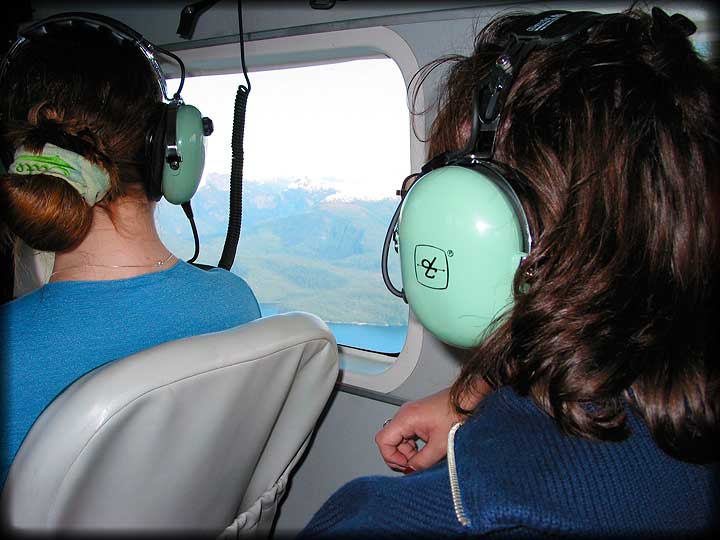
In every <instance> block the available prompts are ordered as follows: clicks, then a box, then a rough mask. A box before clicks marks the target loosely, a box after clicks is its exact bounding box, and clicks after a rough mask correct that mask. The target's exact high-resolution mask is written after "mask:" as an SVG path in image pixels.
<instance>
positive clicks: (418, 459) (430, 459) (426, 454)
mask: <svg viewBox="0 0 720 540" xmlns="http://www.w3.org/2000/svg"><path fill="white" fill-rule="evenodd" d="M446 454H447V442H445V441H444V439H443V442H442V443H440V442H433V440H432V439H430V440H429V441H428V443H427V444H426V445H425V446H424V447H423V448H422V450H420V451H419V452H416V453H415V454H414V455H412V456H410V457H409V458H408V461H407V466H409V467H412V468H413V469H415V470H418V471H421V470H423V469H427V468H428V467H432V466H433V465H435V464H436V463H437V462H438V461H440V460H441V459H443V458H444V457H445V455H446Z"/></svg>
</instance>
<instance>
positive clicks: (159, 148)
mask: <svg viewBox="0 0 720 540" xmlns="http://www.w3.org/2000/svg"><path fill="white" fill-rule="evenodd" d="M166 124H167V106H166V105H163V106H162V108H161V109H160V110H159V111H158V114H157V116H156V117H155V119H154V121H153V123H152V125H151V126H150V129H149V131H148V136H147V139H146V141H147V142H146V145H147V148H146V155H147V164H148V168H147V191H148V195H149V196H150V198H151V199H152V200H154V201H159V200H160V199H161V198H162V195H163V194H162V174H163V167H164V165H165V150H166V149H165V132H166V131H167V125H166Z"/></svg>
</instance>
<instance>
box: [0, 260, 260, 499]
mask: <svg viewBox="0 0 720 540" xmlns="http://www.w3.org/2000/svg"><path fill="white" fill-rule="evenodd" d="M259 316H260V309H259V306H258V302H257V300H256V298H255V295H254V294H253V292H252V290H251V289H250V287H249V286H248V285H247V283H245V281H244V280H243V279H242V278H240V277H238V276H236V275H235V274H232V273H230V272H228V271H226V270H220V269H213V270H209V271H205V270H201V269H199V268H196V267H194V266H192V265H189V264H187V263H185V262H183V261H179V262H178V263H177V264H175V265H174V266H173V267H171V268H169V269H168V270H165V271H161V272H154V273H150V274H144V275H142V276H137V277H133V278H129V279H119V280H112V281H63V282H57V283H48V284H47V285H45V286H44V287H41V288H40V289H38V290H36V291H34V292H32V293H30V294H28V295H26V296H23V297H21V298H18V299H17V300H14V301H13V302H9V303H7V304H4V305H1V306H0V355H1V356H0V362H2V375H3V377H4V380H3V401H4V402H3V404H2V409H3V424H4V429H3V433H2V435H3V440H2V445H1V446H0V448H2V463H1V464H2V471H0V473H2V477H0V485H2V483H4V481H5V476H6V474H7V471H8V470H9V468H10V465H11V463H12V460H13V458H14V457H15V454H16V453H17V451H18V449H19V447H20V445H21V443H22V441H23V439H24V438H25V435H26V434H27V432H28V431H29V430H30V427H31V426H32V424H33V422H34V421H35V419H36V418H37V417H38V416H39V415H40V413H41V412H42V411H43V409H44V408H45V407H46V406H47V405H48V404H49V403H50V402H51V401H52V400H53V399H54V398H55V396H57V395H58V394H60V393H61V392H62V391H63V390H64V389H65V388H66V387H67V386H69V385H70V384H72V382H73V381H75V380H76V379H78V378H79V377H81V376H82V375H84V374H85V373H87V372H88V371H90V370H92V369H94V368H96V367H98V366H101V365H102V364H105V363H107V362H110V361H112V360H116V359H119V358H124V357H126V356H129V355H131V354H134V353H136V352H139V351H142V350H144V349H148V348H150V347H153V346H155V345H159V344H160V343H164V342H166V341H171V340H175V339H180V338H183V337H187V336H192V335H197V334H205V333H208V332H216V331H220V330H226V329H228V328H231V327H234V326H237V325H240V324H243V323H246V322H248V321H251V320H253V319H257V318H258V317H259Z"/></svg>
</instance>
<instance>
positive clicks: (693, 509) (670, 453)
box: [304, 9, 720, 538]
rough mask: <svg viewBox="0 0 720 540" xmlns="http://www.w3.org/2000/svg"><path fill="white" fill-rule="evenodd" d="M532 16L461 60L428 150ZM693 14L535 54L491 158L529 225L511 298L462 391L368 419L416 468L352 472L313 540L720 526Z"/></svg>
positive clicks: (440, 142) (706, 161) (450, 135)
mask: <svg viewBox="0 0 720 540" xmlns="http://www.w3.org/2000/svg"><path fill="white" fill-rule="evenodd" d="M522 17H523V16H521V15H507V16H503V17H501V18H498V19H496V20H495V21H493V22H492V23H491V24H490V25H488V26H487V27H486V28H485V29H483V30H482V31H481V32H480V34H479V35H478V37H477V40H476V43H475V52H474V54H473V55H472V56H470V57H468V58H463V57H456V58H454V60H455V63H454V65H453V66H452V67H451V69H450V72H449V75H448V78H447V80H446V83H445V87H444V90H443V93H442V94H441V106H440V110H439V113H438V116H437V118H436V120H435V122H434V124H433V127H432V129H431V133H430V140H429V156H434V155H437V154H439V153H441V152H445V151H458V150H461V149H463V148H464V147H465V145H466V144H467V140H468V135H469V133H470V124H471V119H470V113H471V111H472V110H473V107H472V100H473V91H474V88H475V86H476V85H477V84H478V81H481V80H483V78H484V76H485V75H486V74H487V73H488V71H489V70H490V69H491V68H492V66H493V65H495V62H496V61H497V60H498V57H499V55H500V54H501V53H502V52H503V51H504V50H505V47H506V45H507V44H508V43H509V41H510V39H511V34H510V32H509V29H511V28H517V27H518V23H522V22H523V20H524V19H523V18H522ZM689 26H692V23H690V21H688V20H687V19H686V18H684V17H681V16H674V17H672V18H671V17H669V16H668V15H667V14H665V13H664V12H663V11H661V10H658V9H654V10H653V12H652V15H650V14H647V13H644V12H640V11H628V12H624V13H618V14H613V15H609V16H605V17H602V18H599V19H598V21H597V23H596V24H593V25H592V26H590V27H589V28H588V29H587V30H585V31H583V32H579V33H578V34H577V35H575V36H573V37H571V38H570V39H568V40H566V41H562V42H559V43H555V44H552V45H549V46H547V47H540V48H536V49H535V50H533V51H532V52H531V53H530V54H529V55H528V56H527V58H526V60H525V62H524V63H523V64H522V66H521V67H520V69H519V72H518V73H517V75H516V78H515V80H514V82H513V84H512V87H511V88H510V90H509V93H508V94H507V98H506V101H505V103H504V107H503V109H502V112H501V114H500V121H499V125H498V128H497V134H496V138H495V146H494V154H493V159H494V160H495V161H496V162H500V163H502V164H505V165H507V166H509V167H512V168H513V169H514V170H515V171H517V174H515V175H514V176H512V177H511V178H509V179H508V181H510V182H511V183H513V186H512V187H513V189H514V190H515V191H516V192H517V193H518V195H519V197H520V199H521V202H522V205H523V208H524V210H525V212H526V215H527V217H528V221H529V225H530V229H531V231H532V235H533V239H534V244H533V247H532V249H531V251H530V253H529V255H528V256H527V257H526V258H525V260H524V261H523V262H522V263H521V265H520V267H519V269H518V271H517V273H516V274H515V280H514V285H513V297H514V303H513V305H512V306H511V307H510V308H508V310H507V312H506V313H504V314H503V315H502V316H501V317H499V318H498V319H497V320H496V321H495V325H494V327H493V329H492V331H491V332H489V333H488V335H487V337H486V339H484V341H482V343H481V344H480V345H479V346H478V347H477V348H476V349H475V350H474V351H473V354H472V356H471V357H470V359H469V360H468V361H467V362H466V363H465V364H464V366H463V369H462V372H461V374H460V376H459V378H458V380H457V381H456V382H455V384H454V385H453V387H452V389H451V391H445V392H441V393H439V394H436V395H434V396H431V397H429V398H426V399H425V400H420V401H419V402H415V403H412V404H407V405H405V406H403V407H402V408H401V409H400V411H399V412H398V414H397V415H396V416H395V418H394V419H393V420H392V421H390V422H389V423H388V424H387V425H386V426H385V427H384V428H383V429H382V430H381V431H380V432H379V433H378V435H377V437H376V442H377V443H378V446H379V447H380V450H381V454H382V455H383V457H384V459H385V461H386V462H387V463H388V465H390V466H391V467H392V468H395V469H398V470H404V471H405V472H410V474H407V475H406V476H404V477H399V478H382V477H369V478H360V479H357V480H355V481H353V482H350V483H349V484H347V485H346V486H344V487H343V488H341V489H340V490H339V491H338V492H337V493H336V494H335V495H333V496H332V497H331V499H330V500H329V501H328V502H327V503H325V505H324V506H323V507H322V508H321V509H320V510H319V512H318V513H317V514H316V515H315V516H314V518H313V519H312V521H311V523H310V524H309V525H308V526H307V528H306V530H305V531H304V536H305V537H316V536H318V537H333V538H337V537H355V536H368V537H383V536H391V535H397V536H412V537H422V536H431V537H437V536H441V537H446V536H461V535H470V536H472V535H484V534H492V535H493V536H503V537H505V536H510V537H514V536H540V535H542V536H547V535H550V536H577V535H586V536H590V537H614V536H624V537H628V536H635V535H639V534H643V535H650V536H651V537H653V538H657V537H666V536H677V535H697V534H702V533H706V532H707V531H709V530H711V529H712V528H714V527H717V525H718V523H717V508H716V507H715V504H716V503H717V501H716V497H717V496H718V494H720V489H719V487H720V486H719V485H718V476H717V473H718V468H717V462H718V457H719V456H718V453H719V448H720V447H719V446H718V445H717V440H718V434H719V433H718V432H719V419H720V399H719V398H720V396H718V388H719V385H720V376H719V373H718V365H717V356H718V333H717V331H716V329H715V325H716V322H715V321H717V320H718V306H719V305H720V302H719V301H718V300H719V299H718V285H717V268H718V262H720V261H719V255H720V240H719V239H720V234H719V233H720V212H718V204H719V203H720V185H719V181H720V175H719V173H720V171H719V170H718V164H719V159H718V158H719V157H720V155H719V154H720V153H719V149H720V139H719V133H720V132H719V131H718V114H717V113H718V110H717V100H716V96H717V95H718V73H717V71H715V70H714V69H713V68H712V67H711V66H710V65H708V63H707V62H705V61H704V60H703V59H702V58H700V57H699V56H698V54H697V53H696V52H695V50H694V49H693V47H692V44H691V43H690V41H689V40H688V38H687V35H688V33H689V29H688V27H689ZM420 181H421V182H422V180H420ZM478 279H479V280H480V279H482V276H478ZM473 409H474V410H473ZM463 420H464V422H462V421H463ZM418 438H421V439H423V440H425V441H426V442H427V444H426V446H425V447H424V448H423V449H421V450H418V448H417V446H416V444H415V440H416V439H418ZM444 441H447V443H445V442H444ZM446 449H447V463H436V464H434V463H435V462H437V461H438V460H439V459H440V458H441V457H444V455H445V451H446ZM421 469H424V470H421ZM413 470H415V471H417V472H412V471H413Z"/></svg>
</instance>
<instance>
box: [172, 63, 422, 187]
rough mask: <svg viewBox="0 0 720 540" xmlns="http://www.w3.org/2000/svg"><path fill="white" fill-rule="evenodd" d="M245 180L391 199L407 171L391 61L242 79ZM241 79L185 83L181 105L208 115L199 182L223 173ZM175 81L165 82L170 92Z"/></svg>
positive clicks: (398, 84)
mask: <svg viewBox="0 0 720 540" xmlns="http://www.w3.org/2000/svg"><path fill="white" fill-rule="evenodd" d="M249 76H250V82H251V84H252V89H251V92H250V96H249V99H248V105H247V116H246V125H245V163H244V179H245V180H247V181H268V180H272V179H273V178H278V177H289V178H307V179H309V180H310V181H312V182H317V181H319V180H321V179H323V178H337V179H338V180H340V181H341V182H343V184H344V185H343V186H342V187H340V189H342V191H343V192H344V193H346V194H348V195H352V196H363V197H372V198H376V197H383V196H386V197H394V196H395V190H396V189H397V188H398V186H399V185H400V183H401V182H402V179H403V178H404V177H405V176H407V175H408V174H409V173H410V128H409V125H410V120H409V114H408V110H407V104H406V94H405V83H404V81H403V78H402V75H401V73H400V70H399V69H398V67H397V65H396V64H395V63H394V62H393V61H392V60H390V59H368V60H354V61H351V62H342V63H338V64H329V65H320V66H310V67H302V68H291V69H282V70H272V71H263V72H251V73H250V74H249ZM244 80H245V79H244V77H243V76H242V75H214V76H204V77H192V78H188V79H187V80H186V82H185V88H184V89H183V91H182V96H183V99H184V100H185V103H187V104H191V105H195V106H196V107H198V108H199V109H200V111H201V112H202V114H203V115H204V116H209V117H210V118H212V120H213V123H214V125H215V132H214V133H213V135H212V136H210V137H209V138H208V139H207V157H206V164H205V175H204V178H203V183H204V182H205V177H206V176H207V174H209V173H224V174H228V175H229V173H230V158H231V153H230V140H231V135H232V119H233V107H234V101H235V94H236V92H237V87H238V84H239V83H240V82H243V83H244ZM175 85H176V81H169V83H168V86H169V90H170V91H171V92H172V91H173V90H174V88H175Z"/></svg>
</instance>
